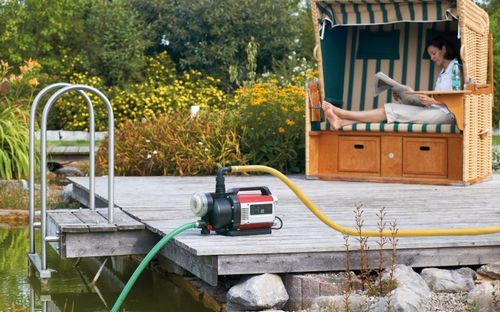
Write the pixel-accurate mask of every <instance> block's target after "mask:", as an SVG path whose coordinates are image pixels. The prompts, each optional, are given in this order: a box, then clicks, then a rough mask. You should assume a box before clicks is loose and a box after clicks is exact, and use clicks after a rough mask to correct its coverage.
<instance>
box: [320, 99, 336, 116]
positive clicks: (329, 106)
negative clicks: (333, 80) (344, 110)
mask: <svg viewBox="0 0 500 312" xmlns="http://www.w3.org/2000/svg"><path fill="white" fill-rule="evenodd" d="M321 108H323V111H324V112H325V113H326V111H328V110H330V109H332V108H333V105H332V104H330V103H328V102H327V101H323V103H322V104H321Z"/></svg>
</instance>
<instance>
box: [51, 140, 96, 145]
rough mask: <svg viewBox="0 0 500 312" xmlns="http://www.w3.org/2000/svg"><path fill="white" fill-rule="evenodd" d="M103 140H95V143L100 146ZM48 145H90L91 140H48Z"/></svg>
mask: <svg viewBox="0 0 500 312" xmlns="http://www.w3.org/2000/svg"><path fill="white" fill-rule="evenodd" d="M101 143H102V141H97V140H96V141H95V145H96V146H99V145H100V144H101ZM47 145H48V146H89V141H87V140H76V141H47Z"/></svg>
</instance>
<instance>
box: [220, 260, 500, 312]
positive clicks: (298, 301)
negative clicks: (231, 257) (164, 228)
mask: <svg viewBox="0 0 500 312" xmlns="http://www.w3.org/2000/svg"><path fill="white" fill-rule="evenodd" d="M478 273H479V274H483V275H485V276H488V277H497V276H500V262H497V263H493V264H488V265H485V266H482V267H481V268H480V269H479V270H478ZM346 276H347V274H346V273H343V272H340V273H331V274H327V273H321V274H285V275H283V281H284V283H283V281H282V280H281V278H280V277H279V276H278V275H275V274H262V275H257V276H253V277H251V278H245V279H244V280H243V281H242V282H240V283H237V284H236V285H235V286H233V287H232V288H231V289H229V291H228V293H227V298H226V299H227V306H226V307H227V311H263V310H266V309H278V310H279V309H283V310H284V311H304V312H306V311H307V312H316V311H318V312H319V311H345V310H346V304H347V303H348V304H349V310H350V311H357V310H359V309H361V310H363V311H369V312H382V311H386V310H387V309H388V308H389V305H390V310H391V311H400V312H438V311H478V312H483V311H485V312H487V311H500V281H499V280H498V279H495V280H486V281H484V278H483V279H481V278H478V275H477V274H476V272H475V271H474V270H472V269H470V268H467V267H464V268H460V269H457V270H446V269H438V268H426V269H423V270H422V272H421V273H420V274H418V273H416V272H415V271H414V270H413V269H412V268H411V267H409V266H406V265H397V266H396V267H395V269H394V272H393V274H392V276H393V278H394V279H395V280H396V285H397V286H396V288H395V289H393V290H392V291H391V292H390V293H389V294H388V295H386V296H384V297H373V296H368V295H367V294H366V291H361V290H360V288H359V287H354V289H353V290H352V292H351V293H350V294H349V296H348V297H347V296H346V295H345V293H344V289H345V286H344V285H345V282H346ZM389 278H390V272H384V273H383V277H382V280H384V281H388V279H389ZM476 278H477V279H476ZM355 280H356V281H359V279H358V278H357V277H355ZM481 281H483V282H482V283H481ZM358 285H359V284H358ZM285 287H286V289H285ZM273 297H274V298H273ZM288 297H289V298H288ZM285 298H286V299H285Z"/></svg>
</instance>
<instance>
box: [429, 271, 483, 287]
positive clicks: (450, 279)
mask: <svg viewBox="0 0 500 312" xmlns="http://www.w3.org/2000/svg"><path fill="white" fill-rule="evenodd" d="M420 276H422V278H423V279H424V280H425V282H426V283H427V285H428V286H429V288H430V289H432V290H434V291H436V292H461V291H465V292H467V291H470V290H471V289H472V288H474V279H475V277H476V273H475V272H474V271H473V270H472V269H470V268H461V269H458V270H443V269H436V268H428V269H423V270H422V273H420Z"/></svg>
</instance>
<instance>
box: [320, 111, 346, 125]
mask: <svg viewBox="0 0 500 312" xmlns="http://www.w3.org/2000/svg"><path fill="white" fill-rule="evenodd" d="M323 110H324V111H325V117H326V119H327V120H328V122H329V123H330V125H331V126H332V128H333V129H335V130H339V129H340V128H342V119H341V118H340V117H338V116H337V115H335V113H334V112H333V109H331V108H330V109H327V110H325V109H324V108H323Z"/></svg>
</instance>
